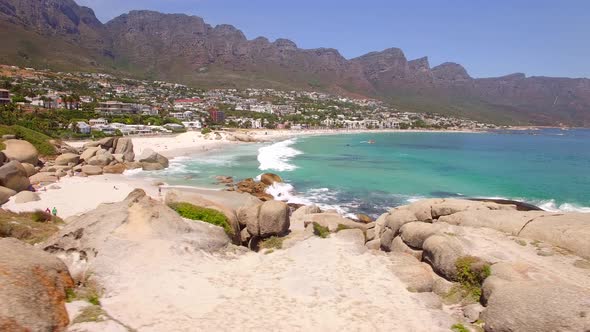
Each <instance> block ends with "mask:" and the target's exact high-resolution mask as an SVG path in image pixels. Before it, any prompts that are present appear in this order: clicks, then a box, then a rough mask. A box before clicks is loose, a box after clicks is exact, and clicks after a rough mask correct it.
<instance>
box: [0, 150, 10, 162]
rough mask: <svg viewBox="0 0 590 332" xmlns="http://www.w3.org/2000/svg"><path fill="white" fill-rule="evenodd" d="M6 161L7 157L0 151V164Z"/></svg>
mask: <svg viewBox="0 0 590 332" xmlns="http://www.w3.org/2000/svg"><path fill="white" fill-rule="evenodd" d="M7 161H8V157H6V155H5V154H4V152H1V151H0V166H2V165H4V163H5V162H7Z"/></svg>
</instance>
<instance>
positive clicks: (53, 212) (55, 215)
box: [51, 206, 57, 217]
mask: <svg viewBox="0 0 590 332" xmlns="http://www.w3.org/2000/svg"><path fill="white" fill-rule="evenodd" d="M51 214H53V216H54V217H57V209H56V208H55V206H54V207H53V210H51Z"/></svg>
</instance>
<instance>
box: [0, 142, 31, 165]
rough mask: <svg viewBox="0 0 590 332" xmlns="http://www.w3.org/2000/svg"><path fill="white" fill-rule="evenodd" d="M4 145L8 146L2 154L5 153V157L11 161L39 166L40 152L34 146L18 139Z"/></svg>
mask: <svg viewBox="0 0 590 332" xmlns="http://www.w3.org/2000/svg"><path fill="white" fill-rule="evenodd" d="M3 143H4V145H5V146H6V149H4V151H2V152H4V155H6V157H7V158H8V159H9V160H16V161H19V162H21V163H29V164H32V165H37V163H38V162H39V152H38V151H37V149H36V148H35V146H33V144H31V143H29V142H27V141H24V140H17V139H9V140H6V141H4V142H3Z"/></svg>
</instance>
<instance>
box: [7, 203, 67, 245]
mask: <svg viewBox="0 0 590 332" xmlns="http://www.w3.org/2000/svg"><path fill="white" fill-rule="evenodd" d="M49 221H51V222H49ZM62 223H63V221H62V220H61V219H60V218H58V217H51V216H49V217H48V216H47V214H45V212H42V211H36V212H32V213H31V212H22V213H14V212H11V211H5V210H2V209H0V237H13V238H16V239H19V240H21V241H24V242H27V243H29V244H35V243H39V242H43V241H45V240H46V239H48V238H49V237H50V236H51V235H53V234H54V233H56V232H57V231H58V230H59V224H62Z"/></svg>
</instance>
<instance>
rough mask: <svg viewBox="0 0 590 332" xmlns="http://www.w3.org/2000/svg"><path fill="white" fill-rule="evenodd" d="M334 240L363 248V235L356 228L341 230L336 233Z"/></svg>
mask: <svg viewBox="0 0 590 332" xmlns="http://www.w3.org/2000/svg"><path fill="white" fill-rule="evenodd" d="M336 238H337V239H341V240H344V241H347V242H351V243H353V244H355V245H357V246H358V247H359V248H364V246H365V242H366V241H365V233H363V231H361V230H360V229H358V228H354V229H343V230H341V231H339V232H337V233H336Z"/></svg>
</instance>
